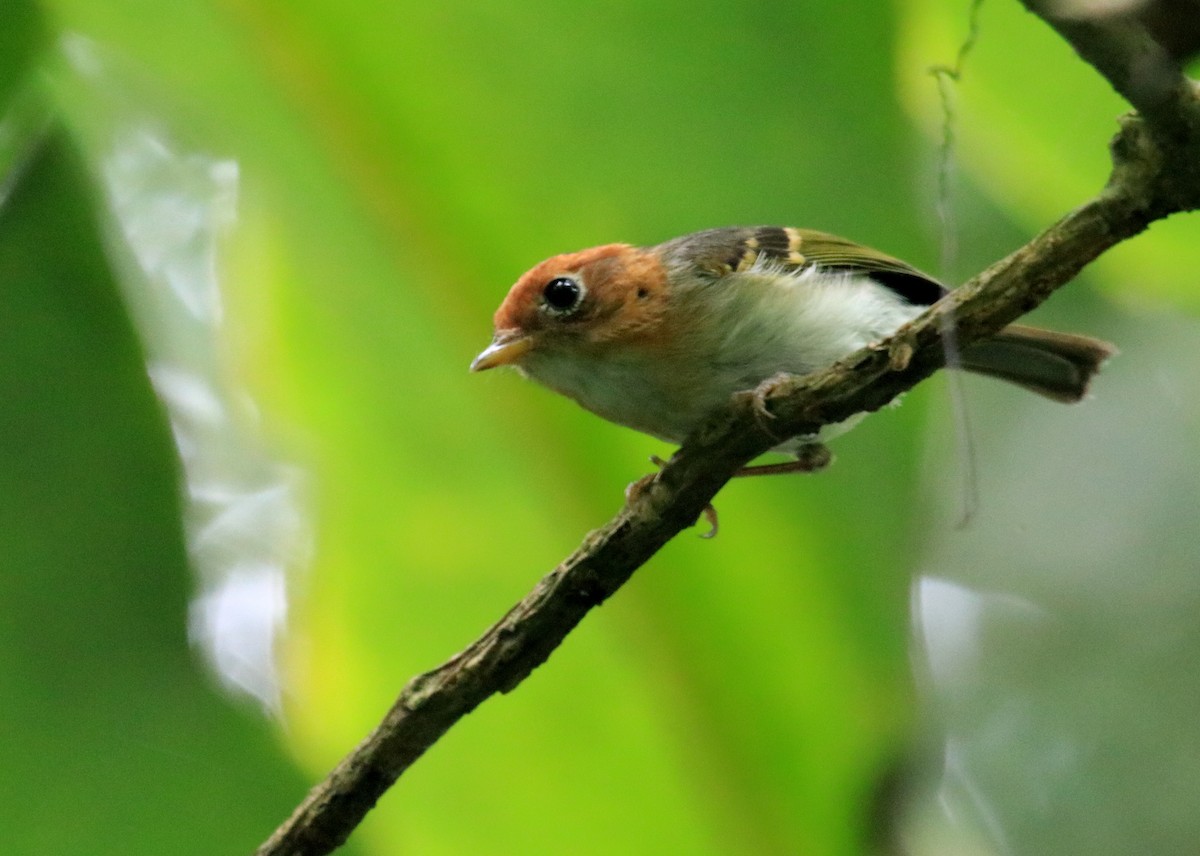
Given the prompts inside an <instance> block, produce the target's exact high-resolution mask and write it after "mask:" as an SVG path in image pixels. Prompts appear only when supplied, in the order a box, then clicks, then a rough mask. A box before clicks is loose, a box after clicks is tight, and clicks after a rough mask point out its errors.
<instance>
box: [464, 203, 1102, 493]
mask: <svg viewBox="0 0 1200 856" xmlns="http://www.w3.org/2000/svg"><path fill="white" fill-rule="evenodd" d="M946 294H947V289H946V287H945V286H944V285H942V283H940V282H939V281H938V280H936V279H935V278H933V277H931V276H929V275H927V274H925V273H922V272H921V271H920V270H918V269H917V268H915V267H913V266H912V265H910V264H908V263H907V262H904V261H901V260H900V259H897V258H895V257H893V256H890V255H887V254H886V253H883V252H880V251H878V250H875V249H872V248H870V247H867V246H864V245H862V244H858V243H855V242H854V241H851V240H847V239H846V238H841V237H838V236H837V235H833V234H830V233H827V232H820V231H816V230H812V229H799V228H792V227H785V226H755V227H727V228H717V229H707V230H704V231H700V232H694V233H691V234H688V235H683V236H681V237H678V238H673V239H671V240H668V241H665V242H663V243H660V244H657V245H654V246H648V247H639V246H634V245H632V244H623V243H617V244H605V245H602V246H597V247H592V248H590V249H585V250H580V251H578V252H573V253H565V254H562V255H556V256H553V257H551V258H549V259H546V260H545V261H543V262H540V263H539V264H537V265H535V266H534V267H533V268H531V269H530V270H529V271H527V272H526V273H525V274H523V275H522V276H521V277H520V278H519V279H518V280H517V281H516V283H515V284H514V285H513V286H512V288H511V289H510V290H509V292H508V294H507V295H506V296H505V297H504V299H503V301H502V302H501V303H500V306H499V308H498V309H497V310H496V312H495V315H494V317H493V327H494V330H493V338H492V341H491V344H489V345H488V346H487V347H486V348H484V349H483V351H481V352H480V353H479V355H478V356H477V357H475V359H474V361H473V362H472V363H471V366H470V368H471V370H472V371H476V372H478V371H484V370H487V369H492V368H495V367H498V366H511V367H514V368H515V369H516V370H517V371H518V372H520V373H521V374H523V375H525V376H527V377H529V378H531V379H533V380H534V381H536V382H538V383H540V384H542V385H544V386H546V387H548V388H549V389H551V390H553V391H555V392H557V393H560V394H562V395H564V396H566V397H567V398H570V399H572V400H573V401H575V402H577V403H578V404H580V405H582V406H583V407H584V408H586V409H587V410H590V411H591V412H592V413H595V414H596V415H598V416H600V417H602V418H604V419H607V420H608V421H610V422H614V423H617V424H619V425H624V426H626V427H629V428H632V429H635V430H637V431H641V432H643V433H645V434H649V435H651V436H654V437H657V438H659V439H661V440H664V441H667V442H670V443H674V444H680V443H682V442H683V440H684V439H685V438H686V437H687V436H688V435H689V434H690V433H692V432H693V431H695V430H696V429H697V428H698V427H699V426H700V425H701V424H702V423H703V422H704V421H705V419H706V418H707V417H708V416H709V415H710V414H711V413H712V412H713V411H714V410H715V409H716V408H717V407H719V406H721V405H722V404H725V403H727V402H728V401H729V399H730V397H731V396H732V395H734V394H735V393H738V392H742V391H747V390H755V389H758V388H759V387H760V385H762V384H764V383H768V382H770V381H771V379H773V378H777V377H779V376H780V375H803V374H807V373H809V372H812V371H815V370H817V369H820V368H823V367H825V366H828V365H831V364H833V363H834V362H836V361H837V360H839V359H841V358H843V357H846V356H848V355H849V354H851V353H853V352H855V351H857V350H859V349H860V348H863V347H865V346H867V345H870V344H873V343H876V342H879V341H880V340H882V339H884V338H886V337H888V336H890V335H891V334H893V333H895V332H896V331H897V330H898V329H899V328H900V327H902V326H903V325H904V324H906V323H908V322H909V321H912V320H913V319H914V318H916V317H917V316H918V315H920V314H921V313H922V312H924V311H925V310H926V309H927V308H929V307H930V306H931V305H932V304H934V303H936V302H937V301H938V300H939V299H941V298H942V297H943V296H945V295H946ZM1114 352H1115V349H1114V348H1113V346H1112V345H1110V344H1108V343H1107V342H1103V341H1100V340H1099V339H1094V338H1091V337H1089V336H1082V335H1076V334H1072V333H1060V332H1055V331H1051V330H1045V329H1040V328H1036V327H1029V326H1025V325H1019V324H1013V325H1010V326H1008V327H1005V328H1004V329H1002V330H1000V331H999V332H998V333H996V334H995V335H993V336H992V337H990V338H987V339H984V340H981V341H979V342H975V343H972V344H970V345H967V346H966V347H964V348H962V349H961V353H960V354H959V355H958V359H957V361H956V362H957V366H956V367H957V368H961V369H964V370H966V371H968V372H975V373H978V374H981V375H987V376H991V377H995V378H1000V379H1002V380H1005V381H1009V382H1011V383H1014V384H1016V385H1018V386H1021V387H1024V388H1025V389H1027V390H1030V391H1032V392H1035V393H1038V394H1040V395H1042V396H1045V397H1047V398H1050V399H1053V400H1055V401H1062V402H1076V401H1079V400H1081V399H1082V398H1084V396H1085V395H1086V393H1087V391H1088V386H1089V383H1090V382H1091V379H1092V377H1093V376H1094V375H1095V374H1096V372H1097V371H1098V370H1099V369H1100V367H1101V365H1102V364H1103V363H1104V362H1105V361H1106V360H1107V359H1108V358H1109V357H1110V356H1112V354H1113V353H1114ZM860 416H861V414H860ZM857 418H858V417H852V418H851V419H849V420H847V421H846V422H843V423H838V424H836V425H831V426H825V427H824V428H822V430H821V432H820V434H819V435H815V436H804V437H798V438H791V439H789V440H787V441H785V442H783V443H781V444H780V445H779V446H778V447H777V448H776V449H775V451H779V452H784V453H787V454H790V455H792V456H793V458H794V460H792V461H789V462H788V463H786V464H774V465H772V464H767V465H759V466H749V467H744V468H742V469H741V470H739V471H738V472H737V475H756V474H773V473H778V472H795V471H812V470H815V469H819V468H821V467H823V466H825V465H826V464H827V463H828V462H829V460H830V457H829V455H828V453H827V451H824V446H823V444H824V441H826V440H828V439H830V438H832V437H833V436H836V435H837V434H839V433H842V432H843V431H845V430H847V429H848V428H849V427H850V426H851V425H852V424H854V423H855V422H857ZM656 463H661V462H656Z"/></svg>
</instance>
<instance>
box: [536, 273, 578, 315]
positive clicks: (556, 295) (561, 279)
mask: <svg viewBox="0 0 1200 856" xmlns="http://www.w3.org/2000/svg"><path fill="white" fill-rule="evenodd" d="M542 299H543V300H545V301H546V307H547V308H548V309H550V310H551V311H553V312H570V311H571V310H572V309H575V308H576V307H577V306H579V301H580V300H582V299H583V286H581V285H580V284H579V280H577V279H572V278H571V277H569V276H558V277H555V278H554V279H552V280H550V281H549V282H548V283H546V287H545V288H544V289H543V290H542Z"/></svg>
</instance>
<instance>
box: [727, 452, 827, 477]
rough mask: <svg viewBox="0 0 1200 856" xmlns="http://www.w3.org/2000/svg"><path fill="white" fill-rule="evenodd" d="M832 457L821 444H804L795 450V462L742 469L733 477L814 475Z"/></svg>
mask: <svg viewBox="0 0 1200 856" xmlns="http://www.w3.org/2000/svg"><path fill="white" fill-rule="evenodd" d="M832 460H833V455H832V453H830V451H829V447H828V446H826V445H824V444H823V443H805V444H804V445H803V446H801V447H800V448H799V449H797V450H796V460H794V461H788V462H787V463H783V464H759V465H758V466H755V467H742V468H741V469H740V470H737V471H736V472H735V473H734V474H733V476H734V478H740V477H742V476H776V475H783V474H785V473H816V472H820V471H821V470H823V469H825V468H826V467H827V466H829V462H830V461H832Z"/></svg>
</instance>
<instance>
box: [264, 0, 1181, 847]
mask: <svg viewBox="0 0 1200 856" xmlns="http://www.w3.org/2000/svg"><path fill="white" fill-rule="evenodd" d="M1027 5H1029V6H1030V7H1031V8H1032V9H1033V10H1034V11H1035V12H1037V13H1038V14H1041V12H1040V11H1039V9H1038V6H1039V5H1040V4H1036V3H1032V2H1027ZM1051 23H1052V26H1055V28H1056V29H1058V31H1059V32H1060V33H1061V34H1062V35H1063V37H1064V38H1066V39H1067V40H1068V41H1070V42H1071V43H1072V44H1073V45H1075V46H1076V48H1077V49H1078V50H1079V52H1080V55H1081V56H1083V57H1084V58H1085V59H1086V60H1088V61H1089V62H1091V63H1092V64H1093V65H1095V66H1096V67H1097V68H1098V70H1099V71H1100V72H1101V73H1102V74H1104V76H1105V77H1106V78H1108V79H1109V81H1110V82H1111V83H1112V84H1113V85H1114V86H1115V87H1117V89H1118V90H1119V91H1121V92H1122V94H1125V95H1126V96H1127V97H1128V98H1129V99H1130V100H1131V101H1132V102H1134V103H1135V104H1136V105H1137V106H1139V107H1141V108H1143V109H1144V110H1145V111H1146V117H1147V118H1146V119H1145V120H1142V119H1139V118H1137V117H1133V116H1130V117H1125V118H1124V119H1123V120H1122V123H1121V130H1120V132H1119V133H1118V135H1117V136H1116V138H1115V139H1114V141H1113V144H1112V152H1113V163H1114V166H1113V172H1112V176H1111V178H1110V180H1109V183H1108V185H1107V186H1106V187H1105V188H1104V190H1103V191H1102V192H1101V193H1100V194H1099V195H1098V196H1097V197H1096V198H1095V199H1093V200H1091V201H1090V202H1088V203H1087V204H1085V205H1083V206H1082V207H1080V208H1079V209H1077V210H1075V211H1073V212H1071V213H1070V214H1068V215H1067V216H1065V217H1064V218H1063V219H1062V220H1060V221H1059V222H1058V223H1056V224H1054V225H1053V226H1051V227H1050V228H1049V229H1047V230H1046V231H1045V232H1043V233H1042V234H1041V235H1039V236H1037V237H1036V238H1035V239H1034V240H1032V241H1031V242H1030V243H1029V244H1027V245H1026V246H1024V247H1022V248H1020V249H1019V250H1017V251H1016V252H1014V253H1013V254H1012V255H1010V256H1008V257H1007V258H1005V259H1003V260H1002V261H1000V262H998V263H997V264H995V265H993V266H992V267H991V268H989V269H988V270H986V271H984V272H983V273H982V274H980V275H979V276H977V277H975V278H974V279H972V280H971V281H970V282H969V283H967V284H966V285H964V286H963V287H962V288H959V289H957V290H955V291H954V292H953V293H951V294H950V295H949V296H948V297H946V298H945V299H943V300H942V301H940V302H939V303H938V304H937V305H935V306H933V307H932V308H931V309H930V310H929V311H928V312H926V313H925V314H924V315H922V316H921V317H920V318H918V319H917V320H915V321H914V322H913V323H911V324H909V325H908V326H906V327H905V328H904V329H902V330H901V331H900V332H898V333H897V334H896V335H895V336H893V337H891V338H890V339H888V340H886V341H884V342H881V343H879V344H878V345H875V346H872V347H870V348H866V349H864V350H862V351H859V352H858V353H856V354H854V355H852V356H851V357H849V358H847V359H845V360H843V361H841V362H840V363H838V364H836V365H834V366H832V367H830V368H828V369H825V370H823V371H820V372H815V373H813V374H811V375H807V376H805V377H800V378H795V379H792V380H789V381H787V382H786V383H783V384H780V385H777V386H776V387H775V388H774V389H773V390H772V392H771V394H770V396H769V397H768V400H767V402H766V405H767V408H768V410H769V412H770V414H771V417H770V418H764V417H763V416H762V415H761V414H760V413H758V412H756V409H755V406H754V404H753V402H752V401H751V400H750V397H749V396H748V395H747V394H741V395H739V396H735V397H734V399H733V400H732V401H731V402H730V404H729V405H728V406H727V407H725V408H723V409H722V410H721V411H719V412H718V413H716V414H714V416H713V417H712V418H711V419H710V421H709V422H708V423H707V424H706V426H705V427H704V428H702V429H701V430H700V431H698V432H697V433H696V434H695V435H694V436H692V437H689V438H688V440H687V441H686V442H685V443H684V444H683V446H682V447H681V448H680V449H679V451H678V452H676V454H675V455H674V456H673V457H672V458H671V460H670V462H668V464H667V465H666V466H665V467H663V469H662V470H661V471H660V472H659V473H658V474H657V475H655V477H654V478H653V479H652V480H651V481H650V482H649V484H648V486H647V487H646V489H645V490H644V491H642V492H641V493H639V494H638V495H637V496H636V497H635V498H634V499H633V500H631V501H630V502H629V503H627V504H626V506H625V507H624V508H622V509H621V511H620V512H619V513H618V514H617V515H616V517H614V518H613V519H612V520H611V521H610V522H609V523H608V524H607V525H605V526H604V527H603V528H601V529H598V530H596V531H595V532H592V533H591V534H589V535H588V536H587V537H586V538H585V539H584V541H583V543H582V544H581V545H580V546H579V547H578V548H577V549H576V550H575V552H574V553H572V554H571V556H569V557H568V558H567V559H566V560H564V561H563V562H562V564H560V565H559V566H558V567H557V568H555V569H554V570H553V571H551V572H550V573H549V574H548V575H546V576H545V577H544V578H543V579H542V580H541V581H540V582H539V583H538V584H537V586H536V587H535V588H534V589H533V591H532V592H530V593H529V594H528V595H527V596H526V597H525V598H524V599H523V600H522V601H521V602H520V603H518V604H517V605H516V606H514V607H513V608H512V609H511V610H509V612H508V614H507V615H505V616H504V617H503V618H502V619H501V620H500V621H498V622H497V623H496V624H495V625H493V626H492V627H491V628H490V629H489V630H488V631H487V632H486V633H484V634H483V636H481V637H480V638H479V639H477V640H476V641H475V642H473V643H472V644H471V645H470V646H469V647H468V648H466V649H465V650H464V651H462V652H461V653H459V654H457V655H455V656H454V657H452V658H451V659H450V660H448V661H446V662H445V663H443V664H442V665H440V666H438V667H437V668H436V669H434V670H432V671H430V672H426V673H425V674H423V675H419V676H418V677H416V678H414V679H413V680H411V681H410V682H409V683H408V685H407V686H406V687H405V688H404V690H403V691H402V692H401V694H400V697H399V699H398V700H397V701H396V703H395V705H394V706H393V707H392V709H391V710H390V711H388V713H387V715H386V717H384V719H383V721H382V722H381V723H380V724H379V726H378V727H376V728H375V730H374V731H372V732H371V734H370V735H369V736H368V737H367V738H366V739H365V740H364V741H363V742H362V743H361V744H360V745H359V746H358V747H357V748H355V749H354V751H352V752H351V753H350V754H349V755H348V756H347V757H346V758H345V759H344V760H343V761H342V762H341V763H340V764H338V766H337V767H336V768H335V769H334V770H333V771H332V772H331V773H330V774H329V776H328V777H327V778H326V779H325V781H323V782H321V783H320V784H319V785H317V786H316V787H314V788H313V789H312V791H311V792H310V793H309V794H308V796H307V798H306V799H305V800H304V801H303V802H302V803H301V804H300V806H299V807H298V808H297V809H296V811H295V812H294V813H293V815H292V816H291V817H290V818H289V819H288V820H287V821H285V822H284V823H283V825H281V826H280V827H279V828H278V829H277V830H276V831H275V833H274V834H273V835H272V836H271V838H270V839H269V840H268V841H267V842H266V843H264V844H263V845H262V846H261V847H260V848H259V849H258V851H257V856H284V854H286V856H319V854H325V853H329V852H331V851H333V850H334V849H336V848H337V847H338V846H340V845H341V844H342V843H343V842H344V841H345V840H346V838H347V837H348V836H349V834H350V833H351V832H352V831H353V829H354V828H355V827H356V826H357V825H358V824H359V822H360V821H361V820H362V819H363V817H364V816H365V815H366V813H367V812H368V811H369V810H370V809H371V808H372V807H373V806H374V805H375V802H376V801H377V800H378V799H379V798H380V797H381V796H382V795H383V793H384V792H385V791H386V790H387V789H388V788H389V787H391V785H392V784H393V783H394V782H395V781H396V779H397V778H398V777H399V776H400V775H401V774H402V773H403V772H404V771H405V770H406V769H408V767H409V766H411V765H412V763H413V762H414V761H416V759H417V758H419V757H420V756H421V754H422V753H424V752H425V750H426V749H428V748H429V747H430V746H432V745H433V744H434V743H435V742H436V741H437V740H438V739H439V738H440V737H441V736H442V735H443V734H445V733H446V731H447V730H448V729H449V728H450V727H451V726H452V725H453V724H454V723H455V722H457V721H458V720H459V719H461V718H462V717H463V716H465V715H466V714H468V713H470V712H471V711H472V710H474V709H475V708H476V707H477V706H478V705H479V704H480V703H482V702H483V701H484V700H485V699H487V698H488V697H489V696H491V695H493V694H495V693H497V692H508V691H510V690H512V689H513V688H515V687H516V686H517V685H518V684H519V683H520V682H521V681H522V680H524V678H525V677H526V676H528V675H529V674H530V672H532V671H533V670H534V669H535V668H537V666H539V665H541V664H542V663H543V662H545V660H546V658H547V657H549V656H550V654H551V652H552V651H553V650H554V649H555V648H556V647H558V645H559V644H560V643H561V642H562V641H563V639H564V638H565V637H566V635H567V634H568V633H569V632H570V631H571V630H572V629H573V628H574V627H575V626H576V625H577V624H578V623H579V622H580V621H581V620H582V619H583V617H584V616H585V615H586V614H587V613H588V612H589V611H590V610H591V609H593V608H594V607H596V606H599V605H600V604H601V603H603V602H604V601H605V600H606V599H607V598H608V597H610V596H611V595H612V594H613V593H614V592H616V591H617V589H618V588H620V587H621V585H623V584H624V583H625V581H626V580H628V579H629V578H630V576H631V575H632V574H633V572H634V571H635V570H636V569H637V568H638V567H640V566H641V565H642V564H643V563H644V562H646V561H647V560H648V559H649V558H650V557H651V556H653V555H654V553H655V552H657V550H658V549H659V548H660V547H662V546H663V545H664V544H665V543H666V542H667V541H669V540H670V539H671V538H672V537H674V536H675V535H676V534H677V533H678V532H680V531H681V530H682V529H684V528H687V527H689V526H691V525H693V524H694V523H695V521H696V520H697V518H698V517H699V516H700V514H701V513H702V512H703V510H704V509H705V507H706V506H707V505H708V503H709V502H710V501H711V500H712V498H713V497H714V496H715V495H716V493H717V491H719V490H720V489H721V487H722V486H723V485H724V484H725V482H726V481H728V480H729V478H730V477H731V476H732V475H733V473H734V471H735V470H737V469H738V468H739V467H741V466H744V465H745V464H746V463H747V462H749V461H750V460H751V459H753V458H755V457H757V456H758V455H760V454H762V453H763V452H766V451H767V450H769V449H770V448H772V447H774V446H775V445H777V444H778V443H779V442H780V441H781V440H782V439H784V438H786V437H790V436H794V435H797V434H809V433H815V432H816V431H817V429H818V428H820V426H822V425H825V424H829V423H832V422H838V421H841V420H843V419H846V418H848V417H849V416H852V415H853V414H855V413H859V412H862V411H873V410H877V409H879V408H880V407H882V406H883V405H885V404H887V403H888V402H889V401H891V400H892V399H893V398H895V396H896V395H898V394H900V393H902V392H904V391H905V390H908V389H911V388H912V387H913V386H914V385H916V384H917V383H919V382H920V381H921V380H923V379H924V378H926V377H928V376H929V375H931V374H932V373H933V372H935V371H937V370H938V369H939V368H941V367H942V366H943V365H944V364H945V352H944V350H943V345H942V332H943V330H945V329H947V325H949V324H951V323H952V324H953V327H954V329H955V331H956V336H957V339H958V342H959V344H960V345H967V344H970V343H971V342H974V341H977V340H979V339H981V338H984V337H986V336H988V335H990V334H992V333H995V332H996V331H997V330H999V329H1000V328H1001V327H1003V326H1005V325H1006V324H1008V323H1010V322H1012V321H1014V320H1015V319H1016V318H1018V317H1019V316H1021V315H1023V314H1025V313H1026V312H1029V311H1030V310H1031V309H1033V308H1034V307H1036V306H1038V305H1039V304H1040V303H1042V302H1043V301H1044V300H1046V298H1047V297H1049V296H1050V294H1052V293H1053V292H1054V291H1055V290H1056V289H1058V288H1059V287H1061V286H1062V285H1064V284H1065V283H1067V282H1069V281H1070V280H1071V279H1073V278H1074V277H1075V275H1076V274H1078V273H1079V271H1080V270H1081V269H1082V268H1083V267H1084V266H1085V265H1086V264H1088V263H1089V262H1090V261H1091V260H1093V259H1094V258H1096V257H1097V256H1098V255H1100V254H1101V253H1102V252H1104V251H1105V250H1106V249H1108V248H1109V247H1111V246H1113V245H1114V244H1117V243H1119V242H1121V241H1123V240H1125V239H1127V238H1129V237H1132V236H1133V235H1136V234H1137V233H1139V232H1141V231H1142V230H1143V229H1145V228H1146V227H1147V226H1148V225H1149V224H1150V223H1151V222H1153V221H1154V220H1157V219H1160V218H1163V217H1166V216H1168V215H1170V214H1173V213H1175V212H1179V211H1194V210H1197V209H1200V171H1198V169H1197V164H1200V97H1198V95H1197V88H1196V87H1195V85H1194V84H1193V83H1192V82H1190V81H1187V80H1186V79H1184V78H1183V77H1182V76H1181V75H1180V74H1179V72H1178V70H1177V69H1174V70H1171V69H1168V71H1169V75H1170V80H1169V81H1167V80H1166V78H1164V79H1163V80H1160V81H1158V82H1157V83H1156V84H1155V85H1153V86H1150V87H1148V88H1147V87H1143V86H1141V85H1131V84H1130V80H1133V79H1135V78H1136V77H1137V74H1138V73H1139V72H1138V69H1139V68H1140V66H1139V63H1140V62H1141V59H1140V58H1141V57H1142V56H1143V52H1144V50H1145V43H1144V36H1145V34H1144V32H1140V31H1135V30H1134V29H1131V27H1132V25H1131V24H1130V23H1129V22H1127V21H1121V22H1119V25H1113V26H1109V24H1107V23H1105V22H1103V21H1091V22H1088V24H1087V26H1086V27H1084V28H1082V29H1081V28H1079V27H1076V26H1074V25H1070V26H1067V25H1063V24H1062V23H1061V22H1060V21H1057V20H1052V21H1051ZM1097 45H1103V49H1099V48H1097V47H1096V46H1097ZM1161 71H1162V68H1160V69H1159V72H1161ZM1159 72H1156V74H1157V73H1159ZM1163 73H1166V72H1163ZM909 352H911V358H910V359H908V360H907V361H906V362H904V364H903V365H899V364H898V361H897V360H896V359H895V358H894V357H895V355H896V354H900V353H904V354H907V353H909ZM901 362H902V361H901Z"/></svg>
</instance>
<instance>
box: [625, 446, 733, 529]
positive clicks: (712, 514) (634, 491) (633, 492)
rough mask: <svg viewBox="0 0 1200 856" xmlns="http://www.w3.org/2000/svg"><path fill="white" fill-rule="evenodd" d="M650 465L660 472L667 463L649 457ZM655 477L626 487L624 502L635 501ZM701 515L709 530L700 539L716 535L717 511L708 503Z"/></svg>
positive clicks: (648, 476)
mask: <svg viewBox="0 0 1200 856" xmlns="http://www.w3.org/2000/svg"><path fill="white" fill-rule="evenodd" d="M650 463H652V464H654V466H656V467H658V468H659V469H660V470H661V469H662V468H663V467H665V466H666V465H667V462H666V461H664V460H663V459H662V458H660V457H659V456H658V455H651V456H650ZM656 475H658V473H649V474H647V475H644V476H642V477H641V478H640V479H638V480H637V481H635V482H633V483H631V484H630V485H629V486H628V487H626V488H625V501H626V502H633V500H635V499H637V498H638V496H640V495H641V493H642V491H644V490H645V489H646V488H647V487H649V485H650V482H652V481H653V480H654V477H655V476H656ZM702 514H703V515H704V519H705V520H707V521H708V525H709V530H708V531H707V532H705V533H704V534H703V535H701V536H700V537H701V538H712V537H714V536H715V535H716V534H717V510H716V509H715V508H713V504H712V503H711V502H710V503H709V504H708V505H706V506H704V511H703V512H702Z"/></svg>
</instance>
